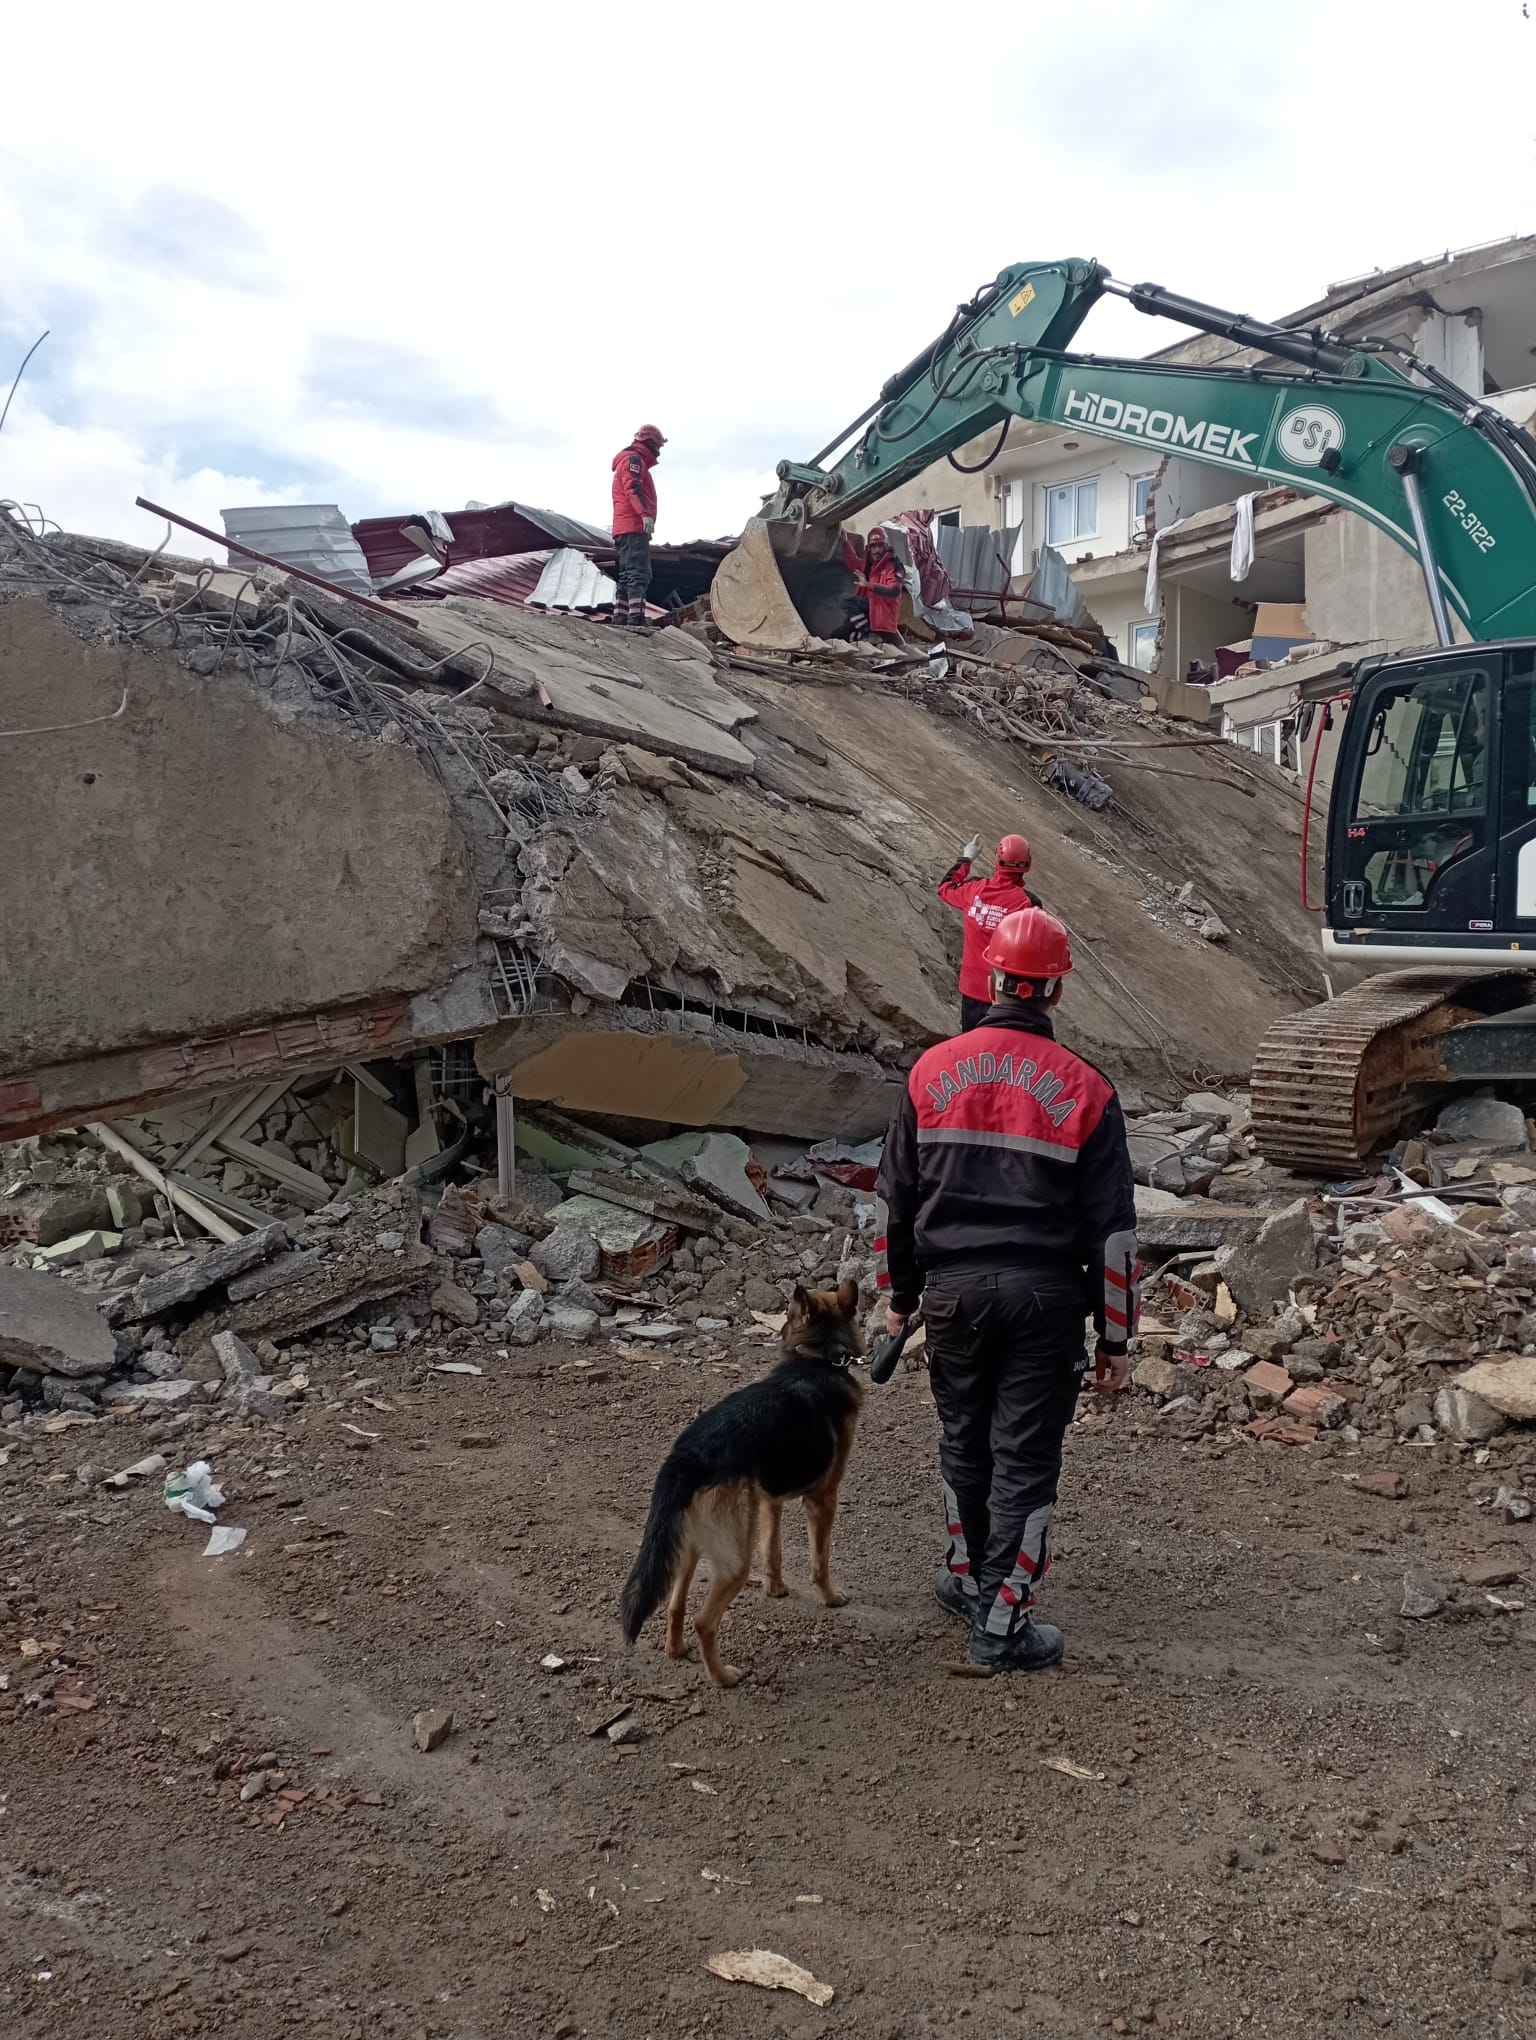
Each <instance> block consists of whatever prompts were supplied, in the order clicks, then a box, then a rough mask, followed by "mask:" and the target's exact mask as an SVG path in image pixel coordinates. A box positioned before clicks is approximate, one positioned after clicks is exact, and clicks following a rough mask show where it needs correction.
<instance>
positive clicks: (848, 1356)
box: [789, 1346, 859, 1372]
mask: <svg viewBox="0 0 1536 2040" xmlns="http://www.w3.org/2000/svg"><path fill="white" fill-rule="evenodd" d="M789 1350H790V1352H791V1354H792V1355H793V1357H794V1358H795V1359H796V1360H820V1361H821V1362H822V1364H823V1365H824V1366H827V1367H835V1368H837V1369H838V1370H839V1372H842V1371H843V1370H844V1369H846V1368H849V1367H852V1366H853V1365H854V1363H855V1361H856V1360H857V1359H858V1357H859V1356H858V1354H857V1353H844V1354H843V1355H842V1356H841V1358H839V1359H833V1358H831V1357H829V1356H828V1355H827V1354H826V1353H823V1352H822V1351H821V1350H820V1349H819V1348H816V1347H812V1348H810V1349H809V1350H808V1349H807V1348H806V1347H804V1346H791V1347H790V1349H789Z"/></svg>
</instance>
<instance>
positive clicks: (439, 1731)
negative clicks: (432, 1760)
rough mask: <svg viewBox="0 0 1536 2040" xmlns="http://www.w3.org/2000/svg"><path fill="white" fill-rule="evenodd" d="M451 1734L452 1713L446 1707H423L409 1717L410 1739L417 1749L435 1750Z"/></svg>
mask: <svg viewBox="0 0 1536 2040" xmlns="http://www.w3.org/2000/svg"><path fill="white" fill-rule="evenodd" d="M452 1734H453V1714H452V1712H451V1711H450V1710H449V1709H448V1708H446V1707H424V1708H423V1709H422V1710H421V1712H420V1713H419V1714H417V1715H414V1716H413V1717H412V1719H411V1740H412V1741H413V1742H414V1743H415V1745H416V1747H417V1749H419V1750H435V1749H437V1748H438V1747H439V1746H440V1745H441V1744H443V1743H445V1742H446V1741H447V1740H448V1738H449V1736H451V1735H452Z"/></svg>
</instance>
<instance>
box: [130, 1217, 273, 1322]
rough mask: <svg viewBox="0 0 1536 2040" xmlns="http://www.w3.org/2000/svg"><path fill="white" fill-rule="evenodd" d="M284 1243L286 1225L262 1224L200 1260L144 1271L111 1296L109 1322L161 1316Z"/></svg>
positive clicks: (134, 1320) (264, 1259)
mask: <svg viewBox="0 0 1536 2040" xmlns="http://www.w3.org/2000/svg"><path fill="white" fill-rule="evenodd" d="M287 1244H288V1233H287V1229H286V1228H285V1227H284V1226H281V1225H269V1226H263V1228H262V1229H261V1231H260V1232H253V1233H247V1234H246V1236H245V1237H244V1239H239V1240H232V1241H231V1242H230V1243H229V1245H228V1246H223V1247H215V1248H214V1249H213V1251H212V1252H211V1253H207V1254H204V1255H203V1256H202V1258H201V1259H200V1260H197V1261H187V1262H185V1263H183V1265H182V1266H181V1267H179V1268H172V1269H170V1270H169V1272H168V1273H166V1274H164V1275H146V1276H145V1277H144V1279H143V1281H141V1282H140V1283H139V1284H138V1286H137V1288H135V1289H132V1290H130V1291H129V1292H128V1294H127V1295H126V1296H122V1297H117V1298H114V1300H113V1302H112V1304H111V1305H110V1306H109V1310H108V1316H109V1318H110V1320H111V1322H112V1323H113V1324H128V1325H136V1324H140V1323H142V1322H143V1321H144V1319H146V1318H154V1317H162V1316H163V1315H164V1314H165V1312H166V1311H169V1310H175V1309H176V1308H177V1307H178V1306H179V1305H181V1304H184V1303H191V1302H193V1301H194V1300H195V1299H196V1298H198V1297H200V1296H202V1295H203V1294H204V1293H205V1292H206V1291H208V1290H210V1289H215V1288H217V1287H219V1286H220V1285H221V1284H222V1283H226V1282H228V1280H229V1278H230V1277H231V1276H232V1275H243V1274H244V1273H245V1271H246V1269H247V1268H254V1267H255V1266H256V1264H257V1263H258V1262H259V1261H266V1260H269V1259H270V1258H271V1256H272V1255H273V1254H275V1253H276V1252H277V1251H278V1249H279V1248H280V1247H286V1246H287Z"/></svg>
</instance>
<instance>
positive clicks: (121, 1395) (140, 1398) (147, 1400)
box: [101, 1379, 208, 1415]
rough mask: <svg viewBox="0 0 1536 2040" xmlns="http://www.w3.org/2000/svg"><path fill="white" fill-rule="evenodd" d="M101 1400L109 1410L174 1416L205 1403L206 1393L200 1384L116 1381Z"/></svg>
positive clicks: (104, 1392) (193, 1382) (188, 1382)
mask: <svg viewBox="0 0 1536 2040" xmlns="http://www.w3.org/2000/svg"><path fill="white" fill-rule="evenodd" d="M101 1399H102V1401H103V1402H104V1403H105V1404H106V1406H107V1408H108V1409H129V1408H131V1407H133V1406H134V1405H135V1404H143V1405H145V1406H146V1407H148V1408H150V1409H153V1410H156V1411H158V1412H160V1413H161V1414H162V1415H172V1414H174V1413H175V1411H177V1410H189V1409H191V1408H192V1406H193V1404H194V1403H201V1402H206V1401H207V1400H208V1395H207V1391H206V1390H205V1389H204V1387H203V1384H202V1383H201V1382H200V1381H187V1380H185V1379H183V1380H179V1381H114V1382H113V1383H112V1384H111V1385H110V1386H109V1387H107V1388H104V1389H103V1390H102V1392H101Z"/></svg>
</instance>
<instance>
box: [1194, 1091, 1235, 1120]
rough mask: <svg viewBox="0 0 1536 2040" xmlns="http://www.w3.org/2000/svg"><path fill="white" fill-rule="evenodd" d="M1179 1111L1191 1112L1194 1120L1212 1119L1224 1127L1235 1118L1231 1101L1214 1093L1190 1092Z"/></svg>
mask: <svg viewBox="0 0 1536 2040" xmlns="http://www.w3.org/2000/svg"><path fill="white" fill-rule="evenodd" d="M1180 1110H1181V1111H1184V1112H1192V1113H1193V1114H1194V1116H1195V1118H1196V1119H1214V1120H1215V1121H1216V1123H1217V1125H1218V1126H1225V1125H1226V1124H1227V1123H1228V1121H1229V1120H1232V1119H1235V1118H1236V1117H1237V1107H1236V1106H1235V1105H1234V1104H1233V1103H1232V1100H1231V1099H1230V1098H1223V1097H1222V1096H1221V1095H1220V1094H1219V1092H1216V1091H1192V1092H1191V1093H1190V1095H1189V1096H1188V1097H1187V1098H1186V1099H1185V1100H1184V1103H1183V1105H1182V1106H1181V1107H1180Z"/></svg>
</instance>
